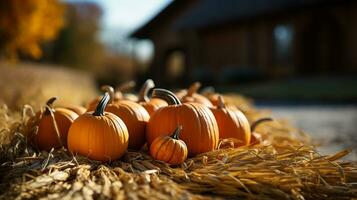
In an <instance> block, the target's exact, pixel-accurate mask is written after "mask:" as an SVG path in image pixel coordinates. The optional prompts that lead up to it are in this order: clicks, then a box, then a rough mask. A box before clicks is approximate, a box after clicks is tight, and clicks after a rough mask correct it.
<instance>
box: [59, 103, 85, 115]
mask: <svg viewBox="0 0 357 200" xmlns="http://www.w3.org/2000/svg"><path fill="white" fill-rule="evenodd" d="M61 107H63V108H66V109H68V110H72V111H73V112H75V113H77V114H78V115H82V114H84V113H85V112H86V111H87V109H86V108H85V107H83V106H78V105H65V106H61Z"/></svg>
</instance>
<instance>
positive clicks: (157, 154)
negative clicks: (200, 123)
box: [150, 126, 188, 165]
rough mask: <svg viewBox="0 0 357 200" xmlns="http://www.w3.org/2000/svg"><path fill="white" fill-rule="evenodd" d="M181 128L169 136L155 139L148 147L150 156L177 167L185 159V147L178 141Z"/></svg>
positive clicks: (183, 143) (182, 142)
mask: <svg viewBox="0 0 357 200" xmlns="http://www.w3.org/2000/svg"><path fill="white" fill-rule="evenodd" d="M181 130H182V126H179V127H177V128H176V130H175V131H174V133H173V134H172V135H171V136H162V137H157V138H156V139H155V140H154V141H153V142H152V144H151V146H150V155H151V156H152V157H153V158H154V159H156V160H161V161H164V162H167V163H169V164H173V165H178V164H181V163H183V162H184V161H185V160H186V158H187V152H188V150H187V146H186V144H185V142H184V141H182V140H180V139H179V135H180V132H181Z"/></svg>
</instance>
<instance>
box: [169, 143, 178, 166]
mask: <svg viewBox="0 0 357 200" xmlns="http://www.w3.org/2000/svg"><path fill="white" fill-rule="evenodd" d="M173 143H174V144H173V145H172V146H173V147H172V148H173V149H172V151H171V152H174V153H172V154H171V155H170V157H169V158H168V162H170V161H171V160H172V158H175V152H176V149H177V140H176V139H174V141H173Z"/></svg>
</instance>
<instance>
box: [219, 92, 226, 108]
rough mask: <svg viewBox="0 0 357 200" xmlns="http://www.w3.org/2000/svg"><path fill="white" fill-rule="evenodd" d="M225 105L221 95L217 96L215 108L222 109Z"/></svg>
mask: <svg viewBox="0 0 357 200" xmlns="http://www.w3.org/2000/svg"><path fill="white" fill-rule="evenodd" d="M225 107H226V104H225V103H224V99H223V97H222V95H218V106H217V108H219V109H222V108H225Z"/></svg>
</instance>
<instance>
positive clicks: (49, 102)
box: [44, 97, 57, 115]
mask: <svg viewBox="0 0 357 200" xmlns="http://www.w3.org/2000/svg"><path fill="white" fill-rule="evenodd" d="M56 100H57V97H52V98H50V99H49V100H48V101H47V102H46V107H45V113H44V114H45V115H49V114H50V112H51V110H50V109H52V108H53V102H55V101H56Z"/></svg>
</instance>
